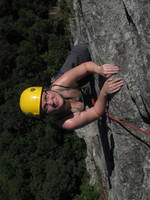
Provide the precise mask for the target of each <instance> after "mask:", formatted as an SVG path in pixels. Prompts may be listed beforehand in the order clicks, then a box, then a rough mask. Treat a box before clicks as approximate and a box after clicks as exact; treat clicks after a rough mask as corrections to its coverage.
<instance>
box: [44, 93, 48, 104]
mask: <svg viewBox="0 0 150 200" xmlns="http://www.w3.org/2000/svg"><path fill="white" fill-rule="evenodd" d="M44 99H45V101H46V102H47V99H48V97H47V91H45V97H44Z"/></svg>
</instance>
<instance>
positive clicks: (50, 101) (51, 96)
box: [41, 90, 64, 113]
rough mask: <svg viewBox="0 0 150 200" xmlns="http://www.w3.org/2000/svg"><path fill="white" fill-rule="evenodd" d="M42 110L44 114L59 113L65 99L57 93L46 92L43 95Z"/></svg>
mask: <svg viewBox="0 0 150 200" xmlns="http://www.w3.org/2000/svg"><path fill="white" fill-rule="evenodd" d="M41 100H42V103H41V109H42V111H43V112H44V113H51V112H52V111H58V110H60V109H61V108H62V106H63V105H64V99H63V97H62V96H61V95H60V94H58V93H57V92H55V91H51V90H49V91H44V92H43V94H42V99H41Z"/></svg>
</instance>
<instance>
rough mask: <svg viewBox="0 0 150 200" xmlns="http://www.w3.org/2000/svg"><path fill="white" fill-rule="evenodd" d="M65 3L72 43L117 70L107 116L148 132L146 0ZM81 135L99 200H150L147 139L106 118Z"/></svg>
mask: <svg viewBox="0 0 150 200" xmlns="http://www.w3.org/2000/svg"><path fill="white" fill-rule="evenodd" d="M69 3H70V6H71V10H72V18H71V32H72V35H73V39H74V42H75V43H76V44H77V43H84V42H86V43H88V44H89V47H90V51H91V55H92V58H93V61H94V62H96V63H98V64H104V63H111V64H115V65H118V66H120V69H121V71H120V73H119V75H117V76H119V77H123V78H124V80H125V82H126V85H125V86H124V87H123V89H122V90H121V91H120V92H119V93H117V94H116V95H115V96H113V97H112V98H110V99H109V105H108V111H109V113H111V114H112V115H113V116H114V117H116V118H118V119H121V120H123V121H125V122H127V123H130V124H132V125H134V126H136V127H138V128H142V129H145V130H146V131H147V132H150V66H149V64H150V1H149V0H111V1H110V0H82V1H81V0H73V1H69ZM98 79H99V77H96V86H97V83H98ZM97 91H98V89H97ZM79 131H80V132H81V133H80V136H82V137H84V139H85V141H86V143H87V148H88V157H87V168H88V170H89V171H90V174H91V182H92V183H95V182H97V181H98V182H99V183H100V184H101V188H102V199H108V200H149V199H150V136H148V135H144V134H143V133H140V132H137V131H134V130H132V129H129V128H127V127H125V126H122V125H120V124H118V123H116V122H114V121H112V120H110V119H108V118H107V117H106V116H103V117H102V118H101V119H100V120H99V121H98V122H94V123H93V124H91V125H89V126H87V127H85V129H83V130H82V129H81V130H79Z"/></svg>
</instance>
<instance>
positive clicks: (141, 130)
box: [107, 113, 150, 135]
mask: <svg viewBox="0 0 150 200" xmlns="http://www.w3.org/2000/svg"><path fill="white" fill-rule="evenodd" d="M107 116H108V117H109V118H110V119H111V120H113V121H116V122H118V123H120V124H122V125H124V126H127V127H128V128H130V129H133V130H135V131H138V132H141V133H144V134H145V135H150V132H147V131H145V130H143V129H141V128H137V127H135V126H133V125H131V124H128V123H127V122H124V121H122V120H119V119H117V118H114V117H113V116H112V115H111V114H109V113H107Z"/></svg>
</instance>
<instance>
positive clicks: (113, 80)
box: [111, 78, 124, 84]
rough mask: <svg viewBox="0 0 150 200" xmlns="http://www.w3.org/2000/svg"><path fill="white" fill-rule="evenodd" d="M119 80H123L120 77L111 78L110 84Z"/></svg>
mask: <svg viewBox="0 0 150 200" xmlns="http://www.w3.org/2000/svg"><path fill="white" fill-rule="evenodd" d="M120 81H124V80H123V79H122V78H113V79H112V80H111V82H112V84H113V83H117V82H120Z"/></svg>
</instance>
